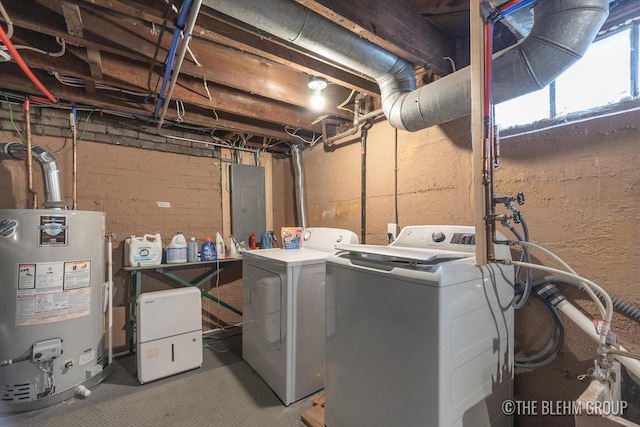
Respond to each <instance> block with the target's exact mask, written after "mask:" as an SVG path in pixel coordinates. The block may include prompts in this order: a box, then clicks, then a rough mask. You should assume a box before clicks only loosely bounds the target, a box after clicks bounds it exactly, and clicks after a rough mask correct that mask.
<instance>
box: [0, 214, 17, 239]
mask: <svg viewBox="0 0 640 427" xmlns="http://www.w3.org/2000/svg"><path fill="white" fill-rule="evenodd" d="M16 228H18V221H17V220H15V219H7V218H5V219H3V220H2V221H0V237H11V235H12V234H13V233H14V231H16Z"/></svg>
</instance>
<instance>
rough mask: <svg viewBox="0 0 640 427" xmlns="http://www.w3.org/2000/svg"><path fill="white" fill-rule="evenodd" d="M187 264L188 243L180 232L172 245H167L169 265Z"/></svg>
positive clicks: (173, 239) (172, 241)
mask: <svg viewBox="0 0 640 427" xmlns="http://www.w3.org/2000/svg"><path fill="white" fill-rule="evenodd" d="M181 262H187V241H186V240H185V238H184V235H183V234H182V231H178V232H177V233H176V235H175V236H173V238H172V239H171V243H169V244H168V245H167V264H178V263H181Z"/></svg>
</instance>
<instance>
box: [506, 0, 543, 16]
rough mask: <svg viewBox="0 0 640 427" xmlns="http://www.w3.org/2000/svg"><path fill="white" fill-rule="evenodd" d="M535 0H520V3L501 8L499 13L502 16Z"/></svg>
mask: <svg viewBox="0 0 640 427" xmlns="http://www.w3.org/2000/svg"><path fill="white" fill-rule="evenodd" d="M535 1H536V0H522V1H521V2H520V3H518V4H514V5H513V6H511V7H509V8H507V9H505V10H503V11H502V12H500V13H501V15H502V16H507V15H508V14H510V13H512V12H515V11H516V10H520V9H522V8H523V7H526V6H529V5H530V4H531V3H533V2H535Z"/></svg>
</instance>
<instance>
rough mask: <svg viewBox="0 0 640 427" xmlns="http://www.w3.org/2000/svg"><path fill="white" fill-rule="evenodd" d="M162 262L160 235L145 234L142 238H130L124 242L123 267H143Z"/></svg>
mask: <svg viewBox="0 0 640 427" xmlns="http://www.w3.org/2000/svg"><path fill="white" fill-rule="evenodd" d="M161 262H162V239H161V238H160V234H145V235H144V236H142V237H136V236H131V237H127V238H126V239H125V241H124V265H125V266H127V267H143V266H145V265H158V264H160V263H161Z"/></svg>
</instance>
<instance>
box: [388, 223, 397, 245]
mask: <svg viewBox="0 0 640 427" xmlns="http://www.w3.org/2000/svg"><path fill="white" fill-rule="evenodd" d="M397 235H398V224H393V223H389V224H387V237H388V238H389V243H391V242H393V241H394V240H396V236H397Z"/></svg>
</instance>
